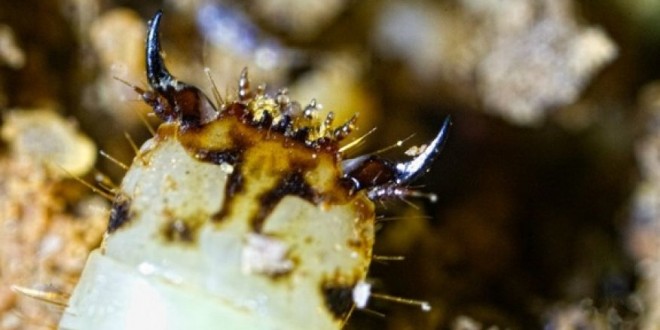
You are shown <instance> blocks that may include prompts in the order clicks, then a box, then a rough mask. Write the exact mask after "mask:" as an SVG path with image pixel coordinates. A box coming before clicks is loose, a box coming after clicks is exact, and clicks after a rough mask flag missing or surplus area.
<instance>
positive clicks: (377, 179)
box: [60, 12, 449, 330]
mask: <svg viewBox="0 0 660 330" xmlns="http://www.w3.org/2000/svg"><path fill="white" fill-rule="evenodd" d="M161 15H162V13H160V12H159V13H157V14H156V16H155V17H154V18H153V19H152V20H151V21H150V23H149V31H148V38H147V77H148V80H149V85H150V87H151V91H142V90H140V89H139V88H136V90H138V92H140V93H141V95H142V97H143V99H144V100H145V101H146V102H147V103H148V104H150V105H151V106H152V107H153V109H154V112H155V113H156V114H157V115H158V116H159V117H160V118H161V119H162V120H163V123H162V124H161V125H160V127H159V128H158V131H157V134H156V135H155V136H154V137H153V138H152V139H151V140H149V141H147V142H146V143H145V144H144V145H143V146H142V147H141V149H140V151H139V154H138V155H137V156H136V157H135V160H134V162H133V164H132V165H131V167H130V169H129V170H128V172H127V173H126V177H125V178H124V180H123V182H122V184H121V187H120V190H119V192H118V193H117V195H116V198H115V201H114V204H113V206H112V211H111V215H110V220H109V225H108V230H107V235H106V238H105V240H104V242H103V245H102V246H101V248H100V249H98V250H96V251H94V252H93V253H92V255H91V256H90V258H89V260H88V262H87V266H86V268H85V270H84V272H83V275H82V278H81V280H80V283H79V284H78V286H77V287H76V289H75V291H74V293H73V295H72V297H71V299H70V301H69V304H68V308H67V309H66V311H65V313H64V316H63V318H62V321H61V323H60V327H61V328H62V329H99V330H101V329H214V328H217V329H339V328H341V327H342V326H343V324H344V323H345V321H346V319H347V318H348V316H349V314H350V313H351V311H352V309H353V307H354V298H353V296H354V291H358V290H354V289H355V288H356V287H360V288H362V289H364V283H365V279H366V276H367V270H368V268H369V263H370V261H371V257H372V247H373V243H374V221H375V215H374V204H373V202H372V200H373V199H380V198H390V197H399V196H405V195H406V194H408V193H410V191H409V190H407V189H406V188H405V185H407V184H408V183H410V182H411V181H412V180H414V179H415V178H417V177H418V176H419V175H421V174H423V173H424V172H425V171H427V170H428V167H429V165H430V163H431V162H432V161H433V159H434V158H435V157H436V156H437V154H438V153H439V151H440V148H441V147H442V144H443V142H444V140H445V138H446V133H447V127H448V126H449V121H448V120H447V121H446V122H445V123H444V124H443V126H442V129H441V130H440V133H439V134H438V136H437V137H436V138H435V139H434V140H433V141H432V142H431V143H430V145H429V146H428V147H427V148H426V150H425V151H424V152H422V153H421V154H420V155H418V156H417V157H415V158H414V159H412V160H411V161H408V162H402V163H394V162H389V161H386V160H383V159H380V158H377V157H358V158H355V159H353V160H342V156H343V155H342V154H341V152H340V149H339V141H340V140H341V139H343V138H344V137H346V136H347V135H348V133H350V131H351V130H352V128H353V125H354V121H353V120H351V121H349V122H347V123H345V124H343V125H341V126H339V127H332V115H329V116H328V117H327V118H324V119H323V120H320V119H318V118H317V113H316V106H315V103H314V102H313V103H312V104H310V105H308V106H307V107H301V106H300V105H299V104H298V103H297V102H293V101H290V100H289V99H288V97H286V95H285V92H280V93H278V95H275V96H270V95H267V94H265V93H264V92H263V91H262V90H252V89H251V88H250V83H249V80H248V78H247V72H246V71H243V73H242V75H241V78H240V81H239V88H238V93H237V95H236V96H234V98H233V100H231V98H230V100H229V101H226V102H224V103H222V104H218V105H217V107H216V106H215V105H213V104H212V103H211V101H210V100H209V98H208V97H206V96H205V95H204V94H203V93H202V92H201V91H200V90H199V89H197V88H196V87H194V86H190V85H187V84H185V83H182V82H179V81H177V80H176V79H175V78H174V77H172V75H171V74H170V73H169V72H168V70H167V68H166V67H165V64H164V63H163V59H162V57H161V55H160V43H159V39H158V37H159V36H158V33H159V29H158V28H159V24H160V19H161Z"/></svg>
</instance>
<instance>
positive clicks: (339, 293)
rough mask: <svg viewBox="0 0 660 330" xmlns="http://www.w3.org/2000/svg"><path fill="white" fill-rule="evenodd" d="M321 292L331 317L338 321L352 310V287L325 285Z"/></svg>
mask: <svg viewBox="0 0 660 330" xmlns="http://www.w3.org/2000/svg"><path fill="white" fill-rule="evenodd" d="M321 290H322V292H323V297H324V298H325V306H326V307H327V308H328V310H330V312H331V313H332V315H333V316H334V317H335V318H336V319H340V320H343V319H345V318H346V317H348V315H349V314H350V312H351V309H352V308H353V286H349V285H337V284H331V283H327V284H324V285H323V287H322V288H321Z"/></svg>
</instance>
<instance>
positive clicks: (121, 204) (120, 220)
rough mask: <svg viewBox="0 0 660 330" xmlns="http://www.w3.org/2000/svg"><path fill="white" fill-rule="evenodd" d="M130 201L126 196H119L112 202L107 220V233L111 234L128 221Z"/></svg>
mask: <svg viewBox="0 0 660 330" xmlns="http://www.w3.org/2000/svg"><path fill="white" fill-rule="evenodd" d="M130 209H131V201H130V199H129V198H128V197H125V196H119V197H117V199H116V200H115V201H114V202H113V204H112V208H111V209H110V219H109V221H108V233H109V234H112V233H113V232H115V231H116V230H117V229H119V228H120V227H122V226H123V225H124V224H126V223H127V222H129V221H130Z"/></svg>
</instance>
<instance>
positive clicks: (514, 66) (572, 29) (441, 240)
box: [0, 0, 660, 330]
mask: <svg viewBox="0 0 660 330" xmlns="http://www.w3.org/2000/svg"><path fill="white" fill-rule="evenodd" d="M157 9H163V10H164V12H165V16H164V18H163V23H162V31H161V32H162V43H163V49H164V52H165V56H166V61H167V63H168V66H169V68H170V71H171V72H172V73H173V74H174V75H175V76H176V77H177V78H179V79H180V80H182V81H185V82H188V83H191V84H194V85H197V86H199V87H200V88H202V89H203V90H205V91H206V92H207V94H208V95H211V84H210V82H209V79H208V77H207V74H206V73H205V68H208V69H209V73H210V75H211V76H212V77H213V80H214V81H215V84H216V85H217V86H218V89H219V90H220V92H221V94H223V95H226V94H228V93H231V92H233V91H235V90H236V88H237V79H238V76H239V74H240V72H241V69H242V68H243V67H248V68H249V72H250V76H251V79H252V82H253V83H255V84H258V83H261V82H263V83H267V91H270V92H274V91H276V90H277V89H279V88H282V87H288V89H289V94H290V95H291V96H292V98H293V99H297V100H298V101H300V102H301V103H303V104H305V103H307V102H309V101H310V100H311V99H316V100H317V101H318V102H320V103H321V104H322V105H323V109H325V110H329V111H333V112H335V113H336V114H337V117H338V118H337V121H338V122H342V121H343V120H345V119H347V118H349V117H350V116H352V115H353V114H354V113H359V119H358V126H359V127H360V129H359V131H358V132H357V133H356V134H354V136H356V137H357V136H360V135H362V134H364V133H366V132H368V131H369V130H370V129H372V128H373V127H376V128H377V130H376V131H375V132H374V133H373V134H372V135H371V136H370V137H369V138H368V139H367V143H366V144H365V145H364V146H362V147H361V150H359V151H356V153H360V152H370V151H374V150H378V149H381V148H385V147H388V146H390V145H393V144H395V143H396V142H397V141H399V140H402V139H407V140H406V142H405V146H404V147H402V148H394V149H393V150H390V151H388V152H387V155H388V156H389V157H392V158H397V157H405V156H403V152H404V151H405V150H406V149H407V148H408V147H410V146H413V145H420V144H422V143H425V142H426V141H428V140H430V139H431V138H432V137H433V136H434V133H435V132H436V131H437V130H438V129H439V127H440V124H441V123H442V120H443V119H444V118H445V117H446V116H448V115H451V116H452V119H453V126H452V128H451V136H450V139H449V142H448V144H447V145H446V147H445V150H444V152H443V154H442V155H441V156H440V159H439V160H438V161H437V162H436V164H435V165H434V167H433V169H432V171H431V172H430V173H429V174H428V175H426V176H425V177H424V178H423V179H420V180H419V182H418V183H417V184H418V185H419V188H420V189H422V190H424V191H428V192H435V193H437V194H438V197H439V198H438V201H437V202H436V203H428V202H425V201H413V202H414V205H415V207H413V206H411V205H410V204H408V203H403V202H388V203H385V204H384V205H382V208H381V210H380V214H381V215H382V217H381V218H380V219H379V220H380V221H379V233H378V237H377V244H376V248H375V249H376V254H378V255H383V256H404V257H405V258H404V259H403V260H389V261H378V260H375V261H374V263H373V266H372V268H371V281H372V283H373V284H374V291H376V292H380V293H387V294H390V295H395V296H401V297H406V298H414V299H420V300H424V301H429V302H430V303H431V305H432V306H433V308H432V310H431V311H430V312H423V311H421V310H420V309H419V308H417V307H414V306H407V305H401V304H395V303H392V302H386V301H382V300H377V299H373V300H372V301H371V303H370V305H369V309H370V310H373V311H375V312H377V313H382V314H384V315H385V316H384V317H383V316H379V315H376V314H377V313H373V312H365V311H357V312H355V313H354V315H353V317H352V318H351V320H350V321H349V323H348V325H347V328H349V329H466V330H467V329H491V328H493V329H494V328H499V329H505V328H506V329H538V328H544V329H612V328H616V329H656V328H660V325H659V324H660V301H658V299H660V268H659V267H658V265H659V263H660V83H659V80H658V79H659V78H660V66H658V65H656V63H657V62H658V59H660V1H655V0H601V1H595V0H445V1H431V0H411V1H405V2H403V1H395V0H374V1H355V0H322V1H321V0H307V1H301V0H246V1H222V0H183V1H176V0H164V1H128V0H116V1H113V0H57V1H2V2H0V110H1V111H2V119H1V122H0V123H1V124H2V138H3V142H2V146H1V147H0V150H1V154H0V206H2V211H0V225H1V227H0V239H2V242H0V244H1V246H0V284H1V286H2V288H1V289H0V313H1V314H0V327H2V328H4V329H23V328H24V329H28V328H40V327H41V328H43V324H44V323H50V324H56V322H57V317H58V316H57V315H58V311H57V309H53V308H51V307H48V306H45V307H44V306H42V305H39V303H38V302H35V301H33V300H28V301H26V298H22V297H18V296H17V295H16V294H15V292H13V291H11V290H10V289H9V286H10V285H13V284H18V285H22V286H26V287H33V288H35V287H36V288H41V289H42V290H53V291H57V292H70V289H71V287H72V286H73V285H74V284H75V279H76V278H77V275H78V274H79V271H80V269H81V268H82V266H83V264H84V260H85V255H86V253H87V251H89V250H90V249H92V248H94V246H96V244H98V243H99V242H100V239H101V235H102V232H103V228H104V226H105V225H104V221H105V220H104V219H105V213H104V212H107V211H105V210H106V208H107V202H106V201H104V200H102V199H101V198H99V197H98V196H96V195H93V194H91V193H90V192H89V190H88V189H87V188H85V187H84V186H82V185H81V184H80V183H78V182H76V181H75V180H72V179H71V178H70V176H63V175H61V173H60V175H57V174H54V173H59V172H58V171H56V170H53V169H50V168H48V166H47V165H44V164H45V163H44V162H43V161H42V160H39V159H51V158H53V157H58V158H57V159H59V161H58V163H59V164H69V163H70V164H71V167H70V168H69V167H67V168H66V169H67V170H68V171H69V172H71V173H73V174H75V175H77V176H81V177H83V178H85V179H86V180H88V181H95V182H97V184H99V185H101V186H106V187H110V186H111V185H112V184H111V181H112V182H115V183H116V182H119V181H120V180H121V177H122V175H123V172H124V170H123V169H122V168H121V166H117V164H115V162H113V161H111V160H109V159H106V158H98V159H96V158H97V153H96V151H97V150H102V151H103V152H106V153H107V154H109V155H112V157H114V158H116V159H117V160H118V161H120V162H122V163H125V164H130V162H131V158H132V157H133V156H132V155H133V150H132V149H131V142H130V140H132V141H135V143H136V144H137V145H139V144H141V143H142V142H143V141H144V140H145V139H146V138H148V137H149V131H148V130H147V128H145V124H144V121H149V122H151V125H152V126H155V125H157V120H156V119H155V118H153V116H150V115H149V108H148V107H147V106H145V105H144V104H142V103H141V101H140V100H139V97H138V95H137V94H136V93H135V92H134V91H133V90H132V88H131V87H130V86H129V84H132V85H136V86H138V87H141V88H146V87H147V83H146V78H145V70H144V64H143V63H144V54H143V52H144V39H145V31H146V22H147V20H148V19H149V18H150V17H151V16H152V15H153V14H154V13H155V11H156V10H157ZM122 81H124V82H122ZM125 82H126V83H125ZM143 119H144V120H143ZM127 135H129V136H130V139H129V140H127V138H126V136H127ZM35 145H36V147H35ZM62 146H66V147H62ZM90 150H91V151H90ZM81 164H83V165H81ZM92 167H93V168H94V169H92ZM35 173H36V174H38V175H35ZM90 208H91V209H93V210H95V211H93V212H92V211H89V210H90ZM63 251H68V252H67V253H64V252H63ZM394 259H399V258H394Z"/></svg>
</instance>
